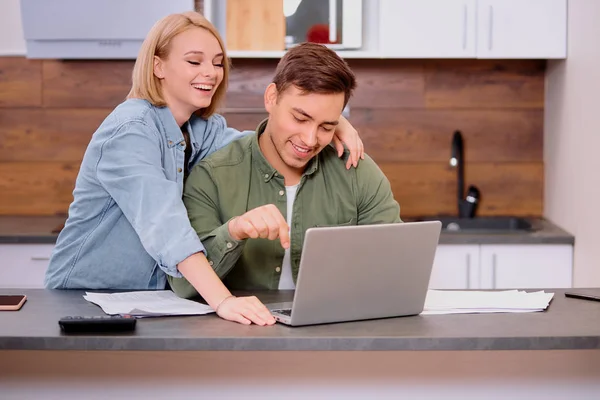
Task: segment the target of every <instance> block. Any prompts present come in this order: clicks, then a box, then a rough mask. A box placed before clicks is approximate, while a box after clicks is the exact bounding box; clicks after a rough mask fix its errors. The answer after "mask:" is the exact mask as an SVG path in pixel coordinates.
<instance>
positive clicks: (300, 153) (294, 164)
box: [265, 83, 344, 170]
mask: <svg viewBox="0 0 600 400" xmlns="http://www.w3.org/2000/svg"><path fill="white" fill-rule="evenodd" d="M265 108H266V110H267V112H268V113H269V125H268V126H269V133H270V136H271V141H272V143H273V146H274V148H275V150H276V151H277V153H278V155H279V157H280V158H281V160H282V161H283V163H284V164H286V165H287V166H288V167H290V168H293V169H300V170H304V168H305V167H306V164H307V163H308V162H309V161H310V160H311V159H312V158H313V157H314V156H316V155H317V154H319V152H320V151H321V150H323V148H324V147H325V146H327V145H328V144H329V143H330V142H331V140H332V139H333V134H334V131H335V127H336V125H337V124H338V120H339V118H340V115H341V114H342V110H343V108H344V93H335V94H316V93H306V94H302V92H301V91H300V90H299V89H298V88H297V87H295V86H290V87H288V88H287V89H286V90H285V91H284V92H282V93H279V94H277V89H276V87H275V84H273V83H272V84H270V85H269V87H267V90H266V92H265Z"/></svg>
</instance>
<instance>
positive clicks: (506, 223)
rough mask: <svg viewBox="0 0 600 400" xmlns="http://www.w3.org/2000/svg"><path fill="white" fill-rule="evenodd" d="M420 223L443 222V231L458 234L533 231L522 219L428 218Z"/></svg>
mask: <svg viewBox="0 0 600 400" xmlns="http://www.w3.org/2000/svg"><path fill="white" fill-rule="evenodd" d="M419 221H441V222H442V231H444V232H448V233H451V232H456V233H475V232H482V233H516V232H527V231H531V230H532V227H531V223H530V222H529V221H528V220H527V219H525V218H520V217H475V218H458V217H427V218H420V219H419Z"/></svg>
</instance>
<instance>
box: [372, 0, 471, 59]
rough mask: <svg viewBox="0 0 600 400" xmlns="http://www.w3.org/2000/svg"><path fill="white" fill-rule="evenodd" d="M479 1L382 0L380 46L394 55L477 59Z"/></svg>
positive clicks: (382, 50) (384, 51)
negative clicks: (477, 3)
mask: <svg viewBox="0 0 600 400" xmlns="http://www.w3.org/2000/svg"><path fill="white" fill-rule="evenodd" d="M475 5H476V0H419V1H415V0H379V10H380V11H379V12H380V18H381V22H380V24H379V48H380V52H381V55H382V56H383V57H391V58H475V49H476V47H475V17H476V12H475V11H476V7H475Z"/></svg>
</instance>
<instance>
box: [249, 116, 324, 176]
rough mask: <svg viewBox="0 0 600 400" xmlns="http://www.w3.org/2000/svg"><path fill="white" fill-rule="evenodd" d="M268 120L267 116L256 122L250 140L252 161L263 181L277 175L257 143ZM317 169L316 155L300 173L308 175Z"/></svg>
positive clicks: (317, 157)
mask: <svg viewBox="0 0 600 400" xmlns="http://www.w3.org/2000/svg"><path fill="white" fill-rule="evenodd" d="M268 121H269V119H268V118H267V119H265V120H263V121H262V122H261V123H260V124H258V127H257V128H256V134H255V135H254V137H253V138H252V142H251V147H252V160H253V163H254V165H256V167H257V168H258V170H259V171H260V172H261V174H262V175H263V176H264V178H265V182H268V181H270V180H271V179H272V178H273V176H277V175H279V173H278V172H277V170H276V169H275V168H273V167H272V166H271V164H269V162H268V161H267V159H266V158H265V156H264V154H263V153H262V151H261V149H260V146H259V144H258V138H259V136H260V135H262V134H263V132H264V131H265V128H266V127H267V122H268ZM318 169H319V156H318V155H316V156H315V157H313V158H312V159H311V160H310V161H309V162H308V164H306V169H305V170H304V173H303V174H302V176H310V175H312V174H314V173H315V172H317V170H318Z"/></svg>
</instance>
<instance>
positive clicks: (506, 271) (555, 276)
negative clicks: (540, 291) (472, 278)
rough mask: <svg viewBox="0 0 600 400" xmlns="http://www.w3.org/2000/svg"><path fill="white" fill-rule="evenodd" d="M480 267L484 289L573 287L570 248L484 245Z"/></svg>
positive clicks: (559, 246)
mask: <svg viewBox="0 0 600 400" xmlns="http://www.w3.org/2000/svg"><path fill="white" fill-rule="evenodd" d="M480 263H481V264H480V265H481V268H480V272H481V287H482V288H483V289H517V288H568V287H571V286H572V277H571V276H572V270H573V267H572V263H573V246H570V245H482V246H481V257H480Z"/></svg>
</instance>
